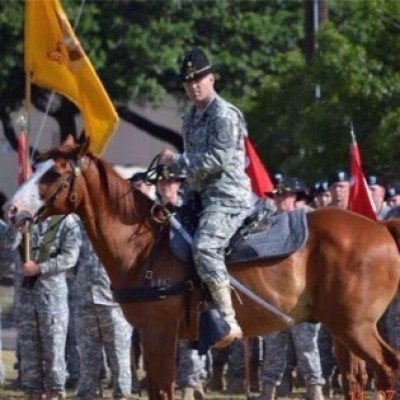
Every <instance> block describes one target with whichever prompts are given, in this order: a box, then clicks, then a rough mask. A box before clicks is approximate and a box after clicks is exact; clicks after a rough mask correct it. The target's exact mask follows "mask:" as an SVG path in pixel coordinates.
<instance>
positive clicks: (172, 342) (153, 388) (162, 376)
mask: <svg viewBox="0 0 400 400" xmlns="http://www.w3.org/2000/svg"><path fill="white" fill-rule="evenodd" d="M178 326H179V324H178V321H177V320H172V321H167V322H166V321H164V323H160V321H153V323H152V322H151V321H149V323H147V324H146V325H145V326H142V327H141V328H140V329H139V333H140V340H141V343H142V349H143V360H144V367H145V369H146V374H147V378H148V395H149V399H150V400H173V398H174V389H175V353H176V346H177V340H178V339H177V338H178Z"/></svg>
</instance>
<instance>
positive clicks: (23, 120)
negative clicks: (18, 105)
mask: <svg viewBox="0 0 400 400" xmlns="http://www.w3.org/2000/svg"><path fill="white" fill-rule="evenodd" d="M27 120H28V119H27V118H26V115H25V112H20V113H19V115H18V117H17V121H16V122H17V124H18V126H19V129H20V132H26V123H27Z"/></svg>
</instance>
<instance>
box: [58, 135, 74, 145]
mask: <svg viewBox="0 0 400 400" xmlns="http://www.w3.org/2000/svg"><path fill="white" fill-rule="evenodd" d="M75 144H76V142H75V138H74V137H73V136H72V135H71V134H69V135H68V136H67V137H66V138H65V140H64V141H63V142H62V143H61V145H62V146H74V145H75Z"/></svg>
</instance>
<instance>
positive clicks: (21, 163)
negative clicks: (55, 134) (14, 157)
mask: <svg viewBox="0 0 400 400" xmlns="http://www.w3.org/2000/svg"><path fill="white" fill-rule="evenodd" d="M26 146H27V143H26V134H25V133H24V132H21V133H20V134H19V135H18V183H19V184H21V183H22V182H24V180H25V179H26V178H27V177H28V176H29V175H30V174H31V168H30V165H29V163H28V161H27V160H26V162H25V159H26V156H27V148H26ZM25 165H26V166H27V167H28V172H27V173H26V174H25V168H26V167H25Z"/></svg>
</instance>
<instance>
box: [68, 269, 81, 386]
mask: <svg viewBox="0 0 400 400" xmlns="http://www.w3.org/2000/svg"><path fill="white" fill-rule="evenodd" d="M75 276H76V266H75V267H74V268H71V269H69V270H68V271H67V286H68V307H69V321H68V331H67V343H66V349H65V359H66V363H67V375H68V377H67V388H68V389H75V387H76V384H77V382H78V379H79V353H78V343H77V341H76V335H75V309H76V302H77V299H78V296H79V293H76V292H75V285H74V282H75Z"/></svg>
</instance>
